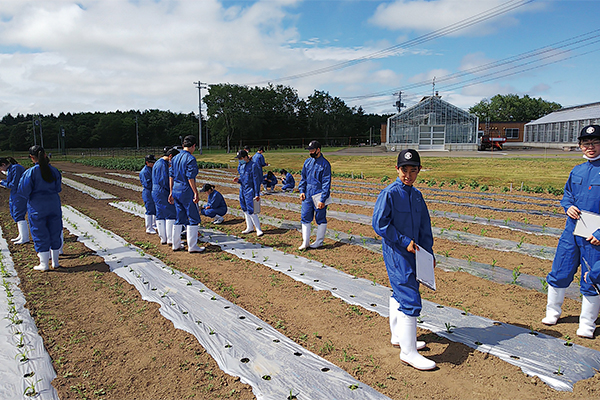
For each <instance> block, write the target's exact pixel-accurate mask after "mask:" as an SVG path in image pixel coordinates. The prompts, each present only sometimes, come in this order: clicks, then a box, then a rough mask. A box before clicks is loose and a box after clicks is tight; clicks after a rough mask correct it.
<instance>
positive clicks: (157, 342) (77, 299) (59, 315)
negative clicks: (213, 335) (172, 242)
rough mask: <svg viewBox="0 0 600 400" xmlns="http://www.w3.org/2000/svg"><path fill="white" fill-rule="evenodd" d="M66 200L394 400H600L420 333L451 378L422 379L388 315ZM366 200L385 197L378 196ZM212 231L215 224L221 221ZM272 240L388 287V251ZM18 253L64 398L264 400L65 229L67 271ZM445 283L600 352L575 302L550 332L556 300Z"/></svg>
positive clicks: (127, 196) (540, 264)
mask: <svg viewBox="0 0 600 400" xmlns="http://www.w3.org/2000/svg"><path fill="white" fill-rule="evenodd" d="M54 165H55V166H56V167H58V168H59V169H61V170H62V172H63V176H65V177H68V178H71V179H74V180H77V181H80V182H82V183H85V184H87V185H89V186H92V187H94V188H97V189H100V190H103V191H105V192H108V193H111V194H113V195H115V196H117V197H118V198H119V200H133V201H136V202H138V203H141V193H139V192H134V191H132V190H128V189H123V188H119V187H117V186H114V185H109V184H104V183H100V182H96V181H93V180H89V179H85V178H80V177H77V176H75V175H74V173H81V172H89V173H94V174H96V175H100V176H104V177H107V178H110V179H115V180H121V181H123V182H128V183H135V181H134V180H132V179H127V178H119V177H115V176H111V175H106V174H105V172H107V171H105V170H102V169H99V168H92V167H86V166H82V165H78V164H70V163H55V164H54ZM113 172H114V171H113ZM122 172H123V173H130V174H131V172H125V171H122ZM215 179H216V178H215ZM298 180H299V177H298V178H297V181H298ZM223 181H224V182H225V180H224V179H223ZM373 182H375V181H373ZM334 183H335V180H334ZM217 189H218V190H219V191H221V192H222V193H237V192H236V190H235V189H234V188H228V187H225V186H221V187H219V186H218V185H217ZM453 189H456V188H453ZM347 190H354V189H353V188H347ZM423 191H424V193H425V194H426V200H437V199H442V197H440V196H436V194H435V193H433V192H431V191H427V190H426V188H425V187H424V188H423ZM464 192H465V195H464V196H467V195H470V194H469V191H468V190H465V191H464ZM473 192H474V191H473ZM464 196H463V197H464ZM536 196H538V195H536ZM339 197H347V198H358V197H357V196H344V195H340V196H339ZM538 197H539V196H538ZM545 197H547V198H548V201H549V202H551V201H554V202H557V201H558V200H560V198H557V197H554V196H545ZM61 199H62V202H63V204H68V205H71V206H73V207H75V208H77V209H78V210H80V211H81V212H83V213H84V214H86V215H88V216H89V217H91V218H93V219H95V220H96V221H97V222H98V223H99V224H100V225H101V226H102V227H103V228H105V229H108V230H110V231H112V232H114V233H116V234H117V235H119V236H121V237H123V238H124V239H126V240H127V241H129V242H130V243H132V244H135V245H136V246H138V247H141V248H142V249H143V250H144V251H146V252H147V253H150V254H153V255H155V256H156V257H158V258H160V259H161V260H163V261H164V262H165V263H166V264H168V265H169V266H171V267H173V268H177V269H179V270H181V271H183V272H185V273H186V274H188V275H190V276H192V277H194V278H196V279H198V280H200V281H201V282H203V283H204V284H205V285H207V286H208V287H209V288H210V289H212V290H213V291H215V292H217V293H219V294H220V295H222V296H223V297H225V298H227V299H228V300H229V301H231V302H233V303H235V304H237V305H239V306H241V307H243V308H244V309H246V310H248V311H249V312H251V313H253V314H255V315H256V316H258V317H259V318H261V319H262V320H264V321H266V322H268V323H269V324H271V325H272V326H273V327H275V328H276V329H277V330H279V331H280V332H281V333H283V334H285V335H286V336H288V337H289V338H291V339H292V340H294V341H296V342H297V343H299V344H301V345H302V346H304V347H305V348H307V349H309V350H311V351H313V352H315V353H317V354H319V355H320V356H322V357H324V358H325V359H327V360H329V361H330V362H332V363H334V364H336V365H338V366H340V367H341V368H343V369H345V370H346V371H347V372H348V373H350V374H351V375H353V376H354V377H356V378H357V379H358V380H360V381H362V382H364V383H365V384H368V385H370V386H372V387H373V388H375V389H376V390H378V391H380V392H381V393H383V394H385V395H387V396H389V397H390V398H392V399H505V398H506V399H508V398H510V399H573V398H581V399H592V398H600V379H599V376H598V374H597V375H596V376H594V377H592V378H590V379H587V380H585V381H580V382H578V383H576V384H575V388H574V391H573V392H572V393H570V392H557V391H555V390H553V389H551V388H550V387H548V386H547V385H546V384H544V383H543V382H541V381H540V379H538V378H535V377H531V376H527V375H525V374H524V373H523V372H522V371H521V370H520V368H518V367H515V366H513V365H510V364H508V363H506V362H504V361H501V360H500V359H498V358H496V357H494V356H491V355H489V354H486V353H482V352H479V351H476V350H473V349H471V348H469V347H467V346H465V345H462V344H458V343H454V342H451V341H448V340H446V339H443V338H441V337H438V336H436V335H435V334H433V333H431V332H429V331H426V330H422V329H419V331H418V336H419V339H420V340H425V341H427V343H428V346H427V349H425V350H423V351H422V354H423V355H425V356H426V357H429V358H431V359H432V360H434V361H435V362H436V363H437V365H438V368H437V369H436V370H434V371H429V372H420V371H417V370H415V369H413V368H411V367H409V366H407V365H405V364H403V363H402V362H401V361H400V360H399V358H398V354H399V350H398V349H395V348H393V347H392V346H391V345H390V332H389V323H388V319H387V318H383V317H380V316H379V315H378V314H376V313H373V312H370V311H367V310H365V309H362V308H360V307H356V306H350V305H348V304H346V303H344V302H343V301H341V300H339V299H337V298H335V297H333V296H332V295H331V293H329V292H326V291H315V290H313V289H312V288H310V287H308V286H306V285H304V284H302V283H299V282H297V281H295V280H293V279H291V278H290V277H288V276H286V275H283V274H281V273H279V272H276V271H273V270H271V269H270V268H268V267H266V266H263V265H260V264H257V263H254V262H250V261H245V260H240V259H237V258H235V257H231V256H230V255H228V254H226V253H224V252H223V251H221V249H220V248H219V247H217V246H211V245H207V250H206V251H205V252H204V253H201V254H188V253H187V252H176V253H174V252H172V251H171V250H170V248H169V247H167V246H162V245H160V244H159V240H158V237H157V236H156V235H148V234H146V233H145V231H144V226H143V220H142V219H141V218H138V217H135V216H132V215H130V214H127V213H124V212H121V211H119V210H117V209H115V208H114V207H112V206H110V205H109V204H108V203H109V201H107V200H95V199H93V198H91V197H90V196H88V195H86V194H83V193H81V192H78V191H76V190H74V189H71V188H69V187H67V186H66V185H63V192H62V194H61ZM269 199H272V200H277V201H282V202H296V203H298V201H297V200H294V199H290V198H287V197H278V196H269ZM362 199H363V200H369V201H375V198H374V197H362ZM0 200H2V204H3V205H2V207H1V208H0V225H1V226H2V230H3V232H4V236H5V238H7V239H9V238H12V237H15V236H16V235H17V230H16V225H15V224H14V222H13V221H12V219H11V218H10V216H9V213H8V191H1V192H0ZM444 200H448V199H447V198H444ZM451 201H455V202H464V203H469V204H486V205H491V206H494V207H497V208H502V207H507V208H515V209H536V210H540V211H546V212H550V213H552V212H553V211H552V210H553V209H554V208H556V207H547V206H536V205H535V204H536V203H539V202H536V201H531V202H530V204H527V205H517V204H511V203H507V202H503V200H502V199H501V198H499V199H498V200H494V201H492V202H490V201H488V200H483V199H472V198H469V199H464V198H462V197H461V196H460V195H459V196H456V197H452V198H451ZM227 203H228V205H229V206H230V207H234V208H235V207H236V204H235V203H236V202H235V201H232V200H227ZM429 208H430V209H435V210H440V211H453V212H460V213H461V214H462V213H464V214H467V215H478V216H481V217H486V218H488V217H489V218H494V219H506V218H510V219H511V220H514V221H525V222H529V223H532V224H537V225H544V224H546V226H549V227H558V228H561V227H562V226H563V225H564V221H563V220H561V219H558V218H554V217H549V216H532V215H525V214H519V213H509V212H503V211H488V210H481V209H474V208H472V207H461V206H455V205H448V204H443V203H429ZM331 209H332V210H334V209H335V210H338V211H347V212H354V213H358V212H360V213H363V214H366V215H369V214H370V213H371V211H370V210H367V209H361V208H360V207H356V206H337V205H332V206H331ZM263 214H266V215H271V216H274V217H277V218H284V219H289V220H299V215H298V213H294V212H290V211H283V210H278V209H275V208H272V207H263ZM433 222H434V224H435V226H436V227H440V228H442V227H443V228H446V229H452V230H457V231H465V232H466V231H468V232H470V233H475V234H482V235H484V236H486V237H496V238H504V239H509V240H514V241H517V242H518V241H520V240H522V241H523V242H525V243H534V244H539V245H544V246H556V244H557V239H556V238H553V237H549V236H534V235H528V234H523V233H520V232H515V231H510V230H505V229H501V228H494V227H489V226H483V225H477V224H471V223H460V222H456V221H451V220H448V219H445V218H442V217H436V218H433ZM206 224H207V226H210V227H211V228H215V226H214V225H212V224H210V221H208V220H207V221H206ZM328 226H329V227H330V228H332V229H335V230H340V231H344V232H351V233H352V234H354V235H356V236H359V235H361V234H362V235H364V236H368V237H375V235H374V233H373V230H372V229H371V228H370V226H368V225H360V224H355V223H351V222H347V221H338V220H335V219H332V218H330V219H329V225H328ZM244 228H245V224H244V221H243V219H242V218H239V217H235V216H232V215H230V214H229V215H227V216H226V217H225V223H224V224H222V225H220V226H218V229H220V230H222V231H224V232H226V233H233V234H237V235H240V234H239V232H240V231H242V230H243V229H244ZM465 229H466V230H465ZM263 230H264V231H265V235H264V236H263V237H261V238H257V237H256V236H255V235H247V237H246V239H247V240H249V241H252V242H260V243H261V244H264V245H265V246H271V247H275V248H278V249H280V250H283V251H286V252H288V253H292V254H298V255H301V256H303V257H307V258H311V259H314V260H317V261H321V262H323V263H325V264H328V265H331V266H334V267H335V268H338V269H340V270H342V271H345V272H347V273H349V274H353V275H356V276H359V277H364V278H366V279H369V280H373V281H376V282H378V283H381V284H384V285H388V286H389V282H388V280H387V275H386V270H385V266H384V263H383V258H382V256H381V255H379V254H375V253H372V252H370V251H368V250H366V249H364V248H362V247H359V246H353V245H348V244H343V243H339V242H334V241H332V240H329V239H327V240H326V241H325V245H324V246H323V247H322V248H321V249H318V250H310V251H303V252H300V251H298V250H297V247H298V245H299V244H300V242H301V236H300V233H299V232H297V231H288V230H284V229H281V228H275V227H272V226H269V225H265V224H263ZM483 230H485V232H483ZM240 236H241V235H240ZM522 236H524V238H522ZM9 248H10V251H11V254H12V257H13V259H14V261H15V268H16V269H17V271H18V273H19V277H20V279H21V289H22V291H23V292H24V294H25V297H26V299H27V307H28V308H29V310H30V312H31V314H32V315H33V317H34V319H35V321H36V324H37V326H38V328H39V331H40V334H41V336H42V338H43V339H44V343H45V346H46V348H47V350H48V352H49V354H50V356H51V357H52V360H53V362H54V368H55V369H56V372H57V378H56V380H55V381H54V382H53V385H54V386H55V388H56V389H57V391H58V393H59V396H60V398H61V399H63V400H64V399H185V398H196V399H221V398H225V399H252V398H255V397H254V395H253V393H252V390H251V388H250V387H249V386H248V385H244V384H242V383H240V380H239V378H236V377H232V376H229V375H227V374H225V373H223V372H222V371H221V370H220V369H219V368H218V366H217V364H216V362H215V361H214V360H213V359H212V357H211V356H209V355H208V354H207V353H206V351H205V350H204V349H203V348H202V347H201V346H200V345H199V344H198V342H197V340H196V339H195V338H194V337H193V336H191V335H189V334H187V333H185V332H183V331H180V330H178V329H175V328H174V327H173V324H172V323H171V322H170V321H168V320H166V319H165V318H164V317H163V316H161V315H160V313H159V312H158V306H157V305H156V304H154V303H149V302H146V301H143V300H142V299H141V297H140V295H139V293H138V292H137V291H136V290H135V289H134V288H133V287H132V286H130V285H129V284H128V283H126V282H125V281H123V280H122V279H120V278H119V277H117V276H116V275H115V274H113V273H111V272H110V271H109V268H108V266H107V265H106V264H105V263H104V262H103V261H102V259H101V258H100V257H98V256H96V255H94V253H93V252H91V251H90V250H89V249H87V248H86V247H85V246H83V244H81V243H79V242H77V240H76V238H75V237H73V236H71V235H69V234H68V232H67V231H66V230H65V246H64V255H62V256H61V258H60V262H61V267H60V268H59V269H57V270H53V271H50V272H48V273H40V272H37V271H34V270H32V267H33V266H34V265H36V264H37V262H38V261H37V257H36V255H35V252H34V250H33V245H32V244H31V243H30V244H26V245H14V244H12V242H10V241H9ZM434 251H435V252H436V253H439V254H446V252H447V253H448V255H449V256H450V257H455V258H462V259H469V258H470V259H472V260H474V261H478V262H482V263H487V264H492V260H496V262H497V264H496V265H498V266H501V267H504V268H508V269H513V268H514V267H516V266H518V265H521V266H522V269H521V272H523V273H527V274H531V275H536V276H539V277H540V278H543V277H545V275H546V274H547V272H548V271H549V270H550V267H551V261H548V260H540V259H536V258H533V257H528V256H525V255H520V254H517V253H506V252H499V251H495V250H487V249H483V248H479V247H477V246H471V245H461V244H457V243H454V242H451V241H448V240H436V242H435V244H434ZM436 279H437V283H438V290H437V291H436V292H433V291H431V290H429V289H426V288H423V289H422V296H423V298H424V299H427V300H431V301H434V302H436V303H438V304H442V305H446V306H451V307H457V308H462V309H465V310H467V311H468V312H470V313H473V314H476V315H480V316H483V317H486V318H490V319H493V320H497V321H500V322H502V323H509V324H515V325H519V326H523V327H526V328H528V329H529V328H530V329H533V330H535V331H538V332H543V333H546V334H549V335H552V336H555V337H559V338H563V339H565V340H571V341H572V342H573V343H576V344H579V345H582V346H586V347H589V348H592V349H595V350H600V339H593V340H586V339H581V338H578V337H577V336H576V334H575V331H576V329H577V324H578V315H579V310H580V303H579V302H577V301H574V300H570V299H567V300H566V301H565V305H564V308H563V310H564V312H563V317H562V318H561V319H560V320H559V323H558V324H557V325H555V326H552V327H547V326H545V325H543V324H541V322H540V321H541V319H542V318H543V316H544V312H545V305H546V295H545V294H543V293H539V292H536V291H533V290H528V289H525V288H523V287H520V286H519V285H506V284H497V283H493V282H490V281H487V280H484V279H481V278H477V277H474V276H471V275H469V274H467V273H464V272H444V271H441V270H438V271H436ZM566 368H567V367H566ZM282 400H283V399H282Z"/></svg>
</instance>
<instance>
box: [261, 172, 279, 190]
mask: <svg viewBox="0 0 600 400" xmlns="http://www.w3.org/2000/svg"><path fill="white" fill-rule="evenodd" d="M263 185H265V189H266V190H267V191H270V192H272V191H273V190H274V189H275V186H276V185H277V177H276V176H275V174H273V171H269V172H267V174H266V175H264V176H263Z"/></svg>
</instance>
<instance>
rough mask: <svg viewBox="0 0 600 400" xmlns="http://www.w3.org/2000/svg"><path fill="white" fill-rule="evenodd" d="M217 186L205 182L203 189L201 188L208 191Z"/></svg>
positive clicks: (202, 190)
mask: <svg viewBox="0 0 600 400" xmlns="http://www.w3.org/2000/svg"><path fill="white" fill-rule="evenodd" d="M214 188H215V187H214V186H213V185H211V184H210V183H205V184H204V185H203V186H202V189H200V191H201V192H208V191H209V190H211V189H214Z"/></svg>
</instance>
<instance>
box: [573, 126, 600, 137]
mask: <svg viewBox="0 0 600 400" xmlns="http://www.w3.org/2000/svg"><path fill="white" fill-rule="evenodd" d="M591 138H600V125H588V126H586V127H584V128H583V129H582V130H581V133H580V134H579V137H578V138H577V139H578V140H583V139H591Z"/></svg>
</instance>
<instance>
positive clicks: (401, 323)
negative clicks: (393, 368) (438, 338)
mask: <svg viewBox="0 0 600 400" xmlns="http://www.w3.org/2000/svg"><path fill="white" fill-rule="evenodd" d="M420 170H421V158H420V156H419V153H418V152H417V151H415V150H412V149H408V150H402V151H401V152H400V154H399V155H398V161H397V163H396V171H397V172H398V179H396V181H395V182H393V183H392V184H390V185H389V186H388V187H386V188H385V189H383V190H382V191H381V193H380V194H379V196H378V197H377V201H376V202H375V208H374V210H373V222H372V224H373V229H374V230H375V232H376V233H377V234H378V235H379V236H381V238H382V249H383V260H384V262H385V267H386V269H387V273H388V277H389V279H390V284H391V285H392V289H393V293H392V296H391V297H390V329H391V331H392V344H396V341H397V344H399V345H400V349H401V350H400V360H402V361H404V362H405V363H407V364H410V365H412V366H413V367H414V368H416V369H419V370H430V369H434V368H435V362H434V361H432V360H429V359H427V358H425V357H423V356H422V355H420V354H419V353H418V352H417V349H418V348H423V347H425V343H423V342H417V317H418V316H419V315H420V314H421V308H422V304H421V295H420V294H419V282H418V281H417V274H416V259H415V253H416V250H419V246H420V247H422V248H423V249H425V250H427V251H428V252H429V253H431V254H433V250H432V247H433V234H432V232H431V220H430V219H429V211H428V210H427V205H426V204H425V200H423V195H422V194H421V192H420V191H419V190H417V189H415V188H414V187H413V184H414V182H415V181H416V179H417V175H418V174H419V171H420Z"/></svg>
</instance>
